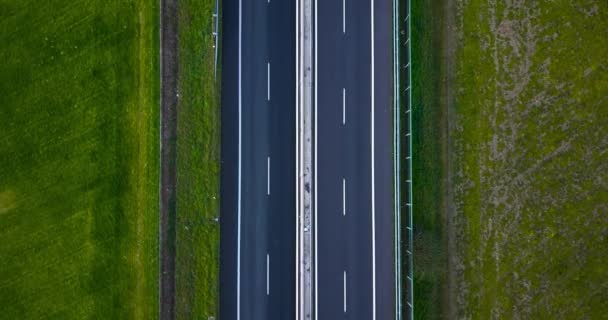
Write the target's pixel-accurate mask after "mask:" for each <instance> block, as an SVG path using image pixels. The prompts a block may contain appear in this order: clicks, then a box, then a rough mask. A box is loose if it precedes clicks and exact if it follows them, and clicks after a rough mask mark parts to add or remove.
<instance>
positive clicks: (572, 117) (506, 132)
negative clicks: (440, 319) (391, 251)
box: [452, 0, 608, 319]
mask: <svg viewBox="0 0 608 320" xmlns="http://www.w3.org/2000/svg"><path fill="white" fill-rule="evenodd" d="M458 8H459V10H458V20H459V23H458V25H459V26H458V29H457V34H456V36H457V37H458V38H459V39H461V40H462V41H461V42H460V46H459V50H458V56H457V59H458V65H457V68H458V72H457V79H458V84H457V85H458V94H457V97H456V99H457V105H456V108H455V113H456V118H455V123H454V131H453V132H452V134H453V135H454V138H455V140H454V141H455V149H454V154H453V157H454V164H455V169H456V170H455V171H454V178H455V180H454V186H453V188H454V190H455V192H456V193H455V199H454V200H455V202H454V205H455V214H456V217H457V220H456V221H457V229H458V231H457V234H458V235H460V238H459V239H458V243H457V245H458V251H457V252H456V254H457V256H458V264H457V265H456V267H457V269H458V272H459V275H460V279H459V288H458V290H457V293H458V295H457V298H458V300H457V301H458V305H459V307H460V312H459V316H460V317H462V318H468V319H471V318H472V319H517V318H521V319H604V318H605V317H606V314H608V266H607V265H606V257H608V60H607V57H608V38H607V36H606V35H608V2H606V1H593V0H580V1H534V2H523V1H509V2H502V1H487V0H468V1H463V0H459V1H458Z"/></svg>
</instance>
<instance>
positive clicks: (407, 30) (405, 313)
mask: <svg viewBox="0 0 608 320" xmlns="http://www.w3.org/2000/svg"><path fill="white" fill-rule="evenodd" d="M401 1H402V0H393V55H394V58H393V61H394V64H393V81H394V85H393V96H394V113H393V122H394V123H393V135H394V137H393V139H394V157H395V159H394V161H395V168H394V170H395V171H394V177H395V179H394V198H395V204H394V210H395V265H396V268H395V285H396V287H395V291H396V299H397V301H396V303H395V319H397V320H402V319H404V318H405V319H414V267H413V262H414V257H413V252H414V248H413V241H414V228H413V217H412V210H413V196H412V182H413V179H412V176H413V175H412V90H411V89H412V71H411V66H412V61H411V57H412V50H411V45H412V42H411V18H410V12H411V0H403V1H405V7H404V8H401V7H400V6H399V4H400V2H401ZM402 14H404V15H405V18H403V19H401V16H402ZM402 35H403V36H404V37H402ZM402 47H403V48H404V49H405V53H404V57H403V58H404V60H405V61H403V62H402V61H401V60H402V56H401V55H402V53H401V49H402ZM402 63H403V64H402ZM403 71H404V73H405V74H402V72H403ZM402 77H404V78H405V79H403V80H405V82H406V85H405V89H402V86H401V80H402ZM402 90H403V91H402ZM402 94H403V97H404V98H405V99H404V100H405V101H402V99H401V97H402V96H401V95H402ZM403 103H405V105H404V106H403ZM402 107H403V108H402ZM403 109H404V110H405V111H403ZM402 112H405V114H403V113H402ZM402 116H404V118H405V123H401V117H402ZM402 125H405V128H403V129H402ZM403 133H404V134H405V135H404V136H405V142H404V144H402V141H401V137H402V134H403ZM401 151H404V153H405V168H406V172H405V174H403V172H402V168H401V162H402V154H401ZM403 178H405V194H403V193H402V190H401V183H402V180H403ZM403 195H405V197H403V198H404V199H405V219H406V220H405V224H403V223H402V210H401V209H402V207H403V202H402V196H403ZM404 225H405V233H406V236H407V239H403V237H402V231H403V230H402V229H403V226H404ZM404 240H405V243H404ZM404 249H405V254H406V260H405V261H404V260H403V258H402V254H403V251H404ZM404 267H405V273H406V276H405V281H404V279H403V274H404V273H403V268H404ZM404 285H405V288H404ZM404 289H405V297H404Z"/></svg>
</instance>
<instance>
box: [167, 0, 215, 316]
mask: <svg viewBox="0 0 608 320" xmlns="http://www.w3.org/2000/svg"><path fill="white" fill-rule="evenodd" d="M214 6H215V1H213V0H203V1H200V0H180V2H179V22H178V25H179V85H178V87H179V89H178V90H179V109H178V121H177V219H176V220H177V221H176V224H177V227H176V228H177V229H176V269H175V272H176V316H177V318H178V319H207V318H208V317H210V316H215V317H216V318H217V316H218V313H219V232H220V228H219V222H216V221H215V218H217V217H219V199H220V197H219V174H220V108H219V107H220V104H219V102H220V100H219V97H220V96H219V83H220V82H219V80H220V74H221V72H220V70H219V69H218V74H217V75H218V77H217V82H216V81H215V75H214V49H213V37H212V32H213V24H212V23H213V20H212V14H213V10H214ZM218 67H219V65H218Z"/></svg>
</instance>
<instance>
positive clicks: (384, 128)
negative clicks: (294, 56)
mask: <svg viewBox="0 0 608 320" xmlns="http://www.w3.org/2000/svg"><path fill="white" fill-rule="evenodd" d="M314 3H315V6H314V8H313V10H314V13H313V18H314V21H315V23H314V28H313V30H314V39H315V41H314V43H315V44H314V45H313V47H314V59H313V65H314V68H315V71H314V74H315V81H314V82H315V84H314V98H315V107H314V110H315V111H314V127H315V128H314V132H315V133H314V134H313V145H314V151H313V153H314V165H313V168H314V183H313V185H314V186H316V191H315V200H316V201H313V203H314V206H315V209H314V210H313V212H314V221H315V229H316V234H315V241H314V242H315V248H316V250H315V259H314V261H315V262H314V268H315V273H316V275H317V277H316V279H315V285H314V289H313V295H314V298H313V299H314V304H315V305H316V306H317V307H316V308H314V312H315V317H314V318H315V319H320V320H325V319H328V320H329V319H374V320H375V319H394V317H395V282H394V281H395V279H394V273H395V269H394V213H393V196H392V194H393V189H392V186H393V154H392V148H393V145H392V135H393V133H392V51H391V50H392V1H391V0H315V1H314Z"/></svg>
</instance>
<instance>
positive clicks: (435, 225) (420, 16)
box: [411, 0, 447, 319]
mask: <svg viewBox="0 0 608 320" xmlns="http://www.w3.org/2000/svg"><path fill="white" fill-rule="evenodd" d="M411 10H412V12H411V17H412V104H413V109H412V110H413V111H412V112H413V114H412V131H413V137H414V140H413V143H412V144H413V145H412V148H413V158H412V159H413V162H412V167H413V193H414V194H413V196H414V207H413V208H414V211H413V219H414V230H415V233H414V237H415V238H414V310H415V316H416V318H418V319H438V318H441V317H442V315H443V303H444V300H443V299H444V290H445V282H446V270H445V266H446V255H445V253H446V249H445V241H446V235H445V228H444V224H445V222H444V219H445V217H444V215H443V213H444V211H445V207H444V201H445V192H444V185H443V180H444V176H445V169H444V165H445V161H446V160H445V153H444V147H445V146H444V145H443V143H445V133H446V129H445V128H446V125H447V124H446V120H445V119H446V118H445V117H446V116H445V110H446V107H445V99H443V98H442V97H443V96H444V95H445V88H444V86H443V85H442V84H443V81H444V80H445V72H446V70H445V67H444V66H445V65H444V60H443V51H444V49H445V48H444V42H443V41H444V38H443V37H444V31H443V29H444V28H445V27H444V23H445V22H444V10H445V1H435V0H420V1H413V2H412V7H411Z"/></svg>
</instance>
